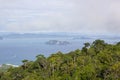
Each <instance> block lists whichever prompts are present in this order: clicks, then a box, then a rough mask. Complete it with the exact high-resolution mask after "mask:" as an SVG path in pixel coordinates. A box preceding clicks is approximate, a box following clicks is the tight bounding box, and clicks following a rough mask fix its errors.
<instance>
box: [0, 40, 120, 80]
mask: <svg viewBox="0 0 120 80" xmlns="http://www.w3.org/2000/svg"><path fill="white" fill-rule="evenodd" d="M22 62H23V65H21V66H19V67H11V68H10V69H8V71H6V72H0V80H120V42H118V43H116V44H108V43H105V42H104V41H103V40H95V41H94V42H93V43H91V44H90V43H88V42H86V43H84V47H83V48H82V49H81V50H80V49H77V50H75V51H71V52H69V53H62V52H57V53H55V54H52V55H50V56H49V57H45V56H44V55H37V56H36V60H35V61H29V60H23V61H22Z"/></svg>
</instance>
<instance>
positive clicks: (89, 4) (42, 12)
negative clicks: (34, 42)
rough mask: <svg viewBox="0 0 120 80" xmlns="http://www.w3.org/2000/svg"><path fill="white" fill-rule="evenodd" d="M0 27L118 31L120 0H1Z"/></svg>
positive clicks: (12, 28)
mask: <svg viewBox="0 0 120 80" xmlns="http://www.w3.org/2000/svg"><path fill="white" fill-rule="evenodd" d="M0 31H12V32H26V31H45V32H46V31H50V32H57V31H58V32H80V33H111V34H112V33H117V34H118V33H120V0H0Z"/></svg>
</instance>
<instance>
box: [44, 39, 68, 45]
mask: <svg viewBox="0 0 120 80" xmlns="http://www.w3.org/2000/svg"><path fill="white" fill-rule="evenodd" d="M46 44H48V45H68V44H70V42H68V41H59V40H49V41H47V42H46Z"/></svg>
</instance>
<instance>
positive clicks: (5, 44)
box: [0, 37, 119, 65]
mask: <svg viewBox="0 0 120 80" xmlns="http://www.w3.org/2000/svg"><path fill="white" fill-rule="evenodd" d="M49 40H59V41H68V42H70V44H67V45H48V44H46V42H47V41H49ZM94 40H95V39H73V38H65V37H63V38H62V37H60V38H58V37H57V38H8V39H3V40H0V65H1V64H14V65H21V64H22V60H24V59H27V60H33V61H34V60H35V59H36V56H37V55H39V54H43V55H44V56H45V57H48V56H50V55H51V54H54V53H56V52H58V51H61V52H63V53H64V54H66V53H68V52H70V51H73V50H76V49H81V48H82V47H83V46H84V45H83V44H84V43H85V42H89V43H92V42H93V41H94ZM105 41H106V42H107V43H111V44H115V43H116V42H118V41H119V39H105Z"/></svg>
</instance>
